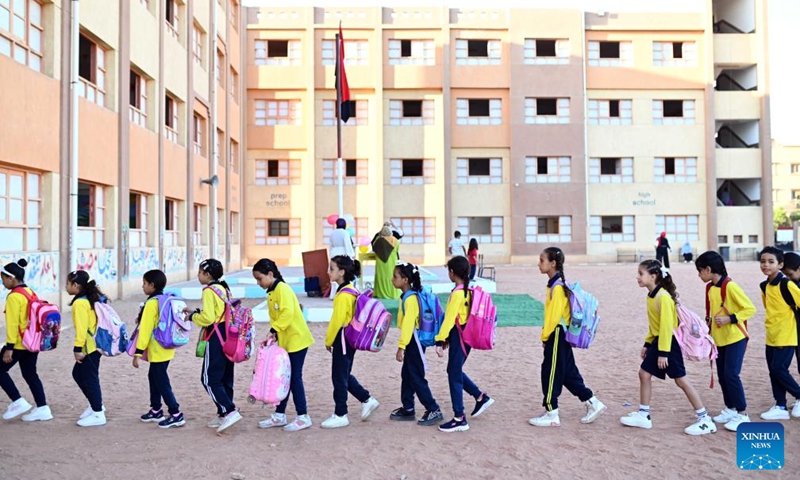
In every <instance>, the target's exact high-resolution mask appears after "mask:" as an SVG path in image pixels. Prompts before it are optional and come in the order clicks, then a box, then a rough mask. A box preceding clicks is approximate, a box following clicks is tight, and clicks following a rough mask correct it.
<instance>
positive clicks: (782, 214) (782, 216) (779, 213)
mask: <svg viewBox="0 0 800 480" xmlns="http://www.w3.org/2000/svg"><path fill="white" fill-rule="evenodd" d="M772 222H773V223H774V224H775V228H776V229H777V228H778V227H788V226H790V225H791V223H789V215H787V214H786V210H785V209H784V208H783V207H778V208H776V209H775V211H774V213H773V215H772Z"/></svg>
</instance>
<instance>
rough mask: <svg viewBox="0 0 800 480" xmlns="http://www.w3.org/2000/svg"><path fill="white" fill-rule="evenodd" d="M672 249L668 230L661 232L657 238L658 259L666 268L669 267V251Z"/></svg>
mask: <svg viewBox="0 0 800 480" xmlns="http://www.w3.org/2000/svg"><path fill="white" fill-rule="evenodd" d="M670 250H672V248H670V246H669V241H668V240H667V232H661V236H659V237H658V238H657V239H656V260H658V261H659V262H661V264H662V265H664V268H669V251H670Z"/></svg>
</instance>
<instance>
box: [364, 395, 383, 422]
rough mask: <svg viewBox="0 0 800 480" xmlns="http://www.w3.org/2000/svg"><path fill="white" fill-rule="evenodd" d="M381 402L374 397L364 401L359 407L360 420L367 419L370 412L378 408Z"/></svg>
mask: <svg viewBox="0 0 800 480" xmlns="http://www.w3.org/2000/svg"><path fill="white" fill-rule="evenodd" d="M380 406H381V404H380V403H378V401H377V400H375V397H369V400H367V401H366V402H364V403H363V404H362V407H361V421H362V422H363V421H364V420H366V419H368V418H369V416H370V415H372V412H374V411H375V410H377V409H378V407H380Z"/></svg>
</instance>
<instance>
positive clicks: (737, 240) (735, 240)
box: [733, 235, 743, 243]
mask: <svg viewBox="0 0 800 480" xmlns="http://www.w3.org/2000/svg"><path fill="white" fill-rule="evenodd" d="M733 243H743V242H742V236H741V235H734V236H733Z"/></svg>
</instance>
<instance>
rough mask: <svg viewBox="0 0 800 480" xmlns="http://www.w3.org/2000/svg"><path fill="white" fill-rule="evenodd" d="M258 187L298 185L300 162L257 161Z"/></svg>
mask: <svg viewBox="0 0 800 480" xmlns="http://www.w3.org/2000/svg"><path fill="white" fill-rule="evenodd" d="M255 182H256V185H257V186H267V185H269V186H277V185H298V184H299V183H300V160H295V159H291V160H290V159H283V160H256V180H255Z"/></svg>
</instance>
